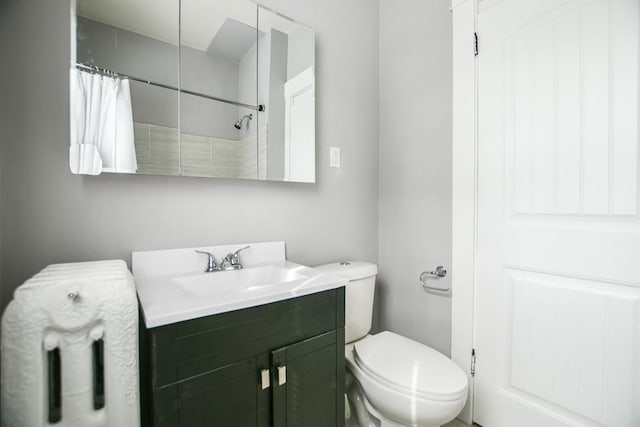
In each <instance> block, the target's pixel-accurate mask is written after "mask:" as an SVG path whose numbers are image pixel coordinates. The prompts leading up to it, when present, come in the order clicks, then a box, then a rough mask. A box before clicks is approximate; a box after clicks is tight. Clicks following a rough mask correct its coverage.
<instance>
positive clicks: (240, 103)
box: [75, 62, 264, 111]
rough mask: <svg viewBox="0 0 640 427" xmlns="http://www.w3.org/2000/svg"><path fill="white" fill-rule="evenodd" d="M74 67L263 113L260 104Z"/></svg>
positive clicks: (80, 64)
mask: <svg viewBox="0 0 640 427" xmlns="http://www.w3.org/2000/svg"><path fill="white" fill-rule="evenodd" d="M75 66H76V68H77V69H79V70H87V71H90V72H93V73H98V74H101V75H103V76H109V77H117V78H121V79H128V80H133V81H136V82H140V83H145V84H148V85H151V86H158V87H161V88H164V89H169V90H175V91H176V92H180V93H186V94H187V95H193V96H199V97H201V98H207V99H211V100H212V101H219V102H225V103H227V104H232V105H237V106H238V107H243V108H248V109H250V110H256V111H264V105H262V104H260V105H257V106H256V105H249V104H243V103H242V102H237V101H231V100H229V99H224V98H219V97H217V96H212V95H206V94H204V93H199V92H194V91H191V90H187V89H180V88H177V87H175V86H169V85H166V84H164V83H158V82H153V81H151V80H145V79H141V78H139V77H134V76H129V75H127V74H122V73H119V72H117V71H113V70H109V69H106V68H100V67H98V66H96V65H88V64H83V63H81V62H76V64H75Z"/></svg>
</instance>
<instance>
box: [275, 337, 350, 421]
mask: <svg viewBox="0 0 640 427" xmlns="http://www.w3.org/2000/svg"><path fill="white" fill-rule="evenodd" d="M342 331H343V330H340V333H338V332H337V331H333V332H329V333H326V334H323V335H320V336H318V337H314V338H310V339H308V340H304V341H301V342H299V343H296V344H292V345H289V346H286V347H283V348H280V349H277V350H274V351H273V352H272V353H271V360H272V366H273V368H272V372H273V420H274V421H273V425H274V426H283V427H284V426H288V427H314V426H317V427H326V426H334V425H335V426H343V425H344V397H343V395H344V390H343V384H344V346H343V345H338V343H340V344H341V343H342V342H344V334H343V333H342ZM282 367H286V378H285V380H286V382H285V383H283V384H280V383H279V374H278V372H279V371H278V368H282ZM336 379H337V381H336Z"/></svg>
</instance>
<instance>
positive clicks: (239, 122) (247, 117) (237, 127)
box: [233, 114, 253, 130]
mask: <svg viewBox="0 0 640 427" xmlns="http://www.w3.org/2000/svg"><path fill="white" fill-rule="evenodd" d="M244 119H249V120H251V119H253V114H246V115H245V116H243V117H242V118H241V119H240V120H238V121H237V122H236V123H235V124H234V125H233V127H234V128H236V129H238V130H240V129H242V122H243V121H244Z"/></svg>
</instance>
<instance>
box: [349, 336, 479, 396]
mask: <svg viewBox="0 0 640 427" xmlns="http://www.w3.org/2000/svg"><path fill="white" fill-rule="evenodd" d="M354 348H355V350H354V356H355V360H356V363H358V365H360V367H361V368H363V370H365V371H367V372H368V373H369V374H370V375H372V376H373V377H375V378H377V379H378V380H381V381H382V382H384V383H385V384H387V385H391V386H392V387H393V388H395V389H400V390H403V391H405V392H407V393H411V394H418V395H424V396H425V397H428V398H432V399H438V400H440V399H442V400H445V399H451V400H454V399H458V398H462V397H464V396H465V395H466V393H467V376H466V375H465V373H464V372H463V371H462V369H460V368H459V367H458V365H456V364H455V363H453V361H451V359H449V358H447V357H446V356H445V355H443V354H442V353H439V352H437V351H436V350H434V349H432V348H430V347H427V346H426V345H423V344H420V343H419V342H416V341H413V340H410V339H409V338H406V337H403V336H401V335H397V334H394V333H393V332H389V331H385V332H381V333H379V334H377V335H371V336H368V337H366V338H364V339H362V340H360V341H358V342H356V343H355V346H354Z"/></svg>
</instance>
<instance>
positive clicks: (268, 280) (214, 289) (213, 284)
mask: <svg viewBox="0 0 640 427" xmlns="http://www.w3.org/2000/svg"><path fill="white" fill-rule="evenodd" d="M304 277H305V276H303V275H302V274H300V273H298V272H297V271H296V270H295V269H291V268H283V267H280V266H276V265H263V266H260V267H251V268H244V269H242V270H230V271H218V272H214V273H202V274H197V275H193V276H186V277H177V278H174V279H173V281H174V282H175V283H176V284H177V285H178V286H179V287H180V288H181V289H182V290H183V291H185V292H186V293H188V294H189V295H192V296H199V297H203V296H214V295H218V296H222V295H224V294H230V293H246V292H253V293H259V292H260V291H264V290H266V289H265V288H266V287H270V286H281V285H283V284H285V283H288V282H292V281H294V280H300V279H304Z"/></svg>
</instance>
